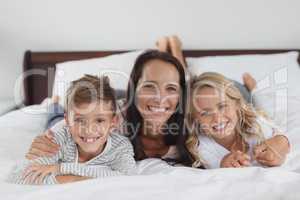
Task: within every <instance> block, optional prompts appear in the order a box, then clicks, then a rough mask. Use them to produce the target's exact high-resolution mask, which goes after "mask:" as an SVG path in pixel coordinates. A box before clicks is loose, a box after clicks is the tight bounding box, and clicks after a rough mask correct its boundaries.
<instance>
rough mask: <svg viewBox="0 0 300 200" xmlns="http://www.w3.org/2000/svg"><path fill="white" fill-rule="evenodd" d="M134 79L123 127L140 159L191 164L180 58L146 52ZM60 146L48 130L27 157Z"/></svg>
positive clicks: (35, 141)
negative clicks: (185, 122)
mask: <svg viewBox="0 0 300 200" xmlns="http://www.w3.org/2000/svg"><path fill="white" fill-rule="evenodd" d="M130 78H131V79H130V82H129V84H128V90H127V98H126V106H125V108H126V109H125V112H123V114H124V116H123V117H124V122H123V126H122V127H124V124H125V127H126V133H127V134H128V135H129V136H130V138H131V141H132V144H133V146H134V152H135V158H136V160H142V159H145V158H161V159H164V160H166V161H168V162H171V163H172V164H173V163H181V164H184V165H187V166H190V165H191V164H192V163H193V158H192V156H191V155H190V154H189V152H188V150H187V149H186V147H185V141H186V139H187V135H186V134H185V126H184V117H185V111H186V96H187V91H186V80H185V72H184V67H183V66H182V64H181V63H180V61H178V60H177V59H176V58H175V57H174V56H172V55H170V54H169V53H166V52H160V51H149V52H145V53H143V54H142V55H140V56H139V57H138V58H137V60H136V62H135V65H134V67H133V70H132V73H131V76H130ZM58 149H59V146H58V145H56V144H55V143H53V142H52V141H51V134H49V131H46V134H43V135H42V136H38V137H36V138H35V140H34V142H33V144H32V146H31V148H30V151H29V153H28V154H27V156H26V157H27V158H28V159H34V158H37V157H40V156H50V155H53V154H54V153H56V151H57V150H58Z"/></svg>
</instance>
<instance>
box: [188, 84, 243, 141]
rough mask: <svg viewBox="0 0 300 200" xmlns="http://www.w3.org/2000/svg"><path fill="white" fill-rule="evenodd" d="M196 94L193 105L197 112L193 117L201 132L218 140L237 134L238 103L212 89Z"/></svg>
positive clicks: (204, 89)
mask: <svg viewBox="0 0 300 200" xmlns="http://www.w3.org/2000/svg"><path fill="white" fill-rule="evenodd" d="M195 94H196V97H194V100H193V103H194V107H195V110H196V112H195V113H194V116H193V117H194V119H196V120H197V121H198V122H199V124H200V126H201V130H202V131H204V133H205V134H207V135H209V136H212V137H213V138H217V139H222V138H225V137H227V136H231V135H232V134H235V131H234V130H235V127H236V125H237V123H238V115H237V109H238V106H237V105H236V102H235V101H234V100H232V99H230V98H229V97H228V96H227V95H225V94H224V95H221V94H220V92H219V91H217V90H216V89H214V88H212V87H203V88H200V89H198V91H197V92H196V93H195Z"/></svg>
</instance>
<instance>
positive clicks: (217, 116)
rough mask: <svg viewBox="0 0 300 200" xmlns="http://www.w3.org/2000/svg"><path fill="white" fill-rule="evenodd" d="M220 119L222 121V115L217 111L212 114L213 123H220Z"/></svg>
mask: <svg viewBox="0 0 300 200" xmlns="http://www.w3.org/2000/svg"><path fill="white" fill-rule="evenodd" d="M221 119H222V113H221V112H219V111H215V112H214V113H213V118H212V120H213V122H215V123H218V122H220V121H221Z"/></svg>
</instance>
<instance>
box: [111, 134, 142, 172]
mask: <svg viewBox="0 0 300 200" xmlns="http://www.w3.org/2000/svg"><path fill="white" fill-rule="evenodd" d="M117 151H119V153H118V156H117V157H116V158H115V159H114V161H113V162H112V165H111V168H112V169H113V170H116V171H119V172H121V173H123V174H125V175H135V174H137V167H136V161H135V159H134V151H133V147H132V145H131V143H130V141H129V140H127V139H126V141H124V143H123V144H121V146H120V147H119V148H118V149H117Z"/></svg>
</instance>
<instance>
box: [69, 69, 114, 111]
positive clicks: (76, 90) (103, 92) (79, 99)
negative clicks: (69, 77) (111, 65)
mask: <svg viewBox="0 0 300 200" xmlns="http://www.w3.org/2000/svg"><path fill="white" fill-rule="evenodd" d="M100 100H103V101H108V102H111V104H112V110H113V112H114V113H115V111H116V98H115V91H114V89H113V88H112V87H111V86H110V83H109V78H108V77H107V76H101V77H98V76H92V75H87V74H85V75H84V76H83V77H82V78H80V79H77V80H75V81H73V82H72V83H71V85H70V87H69V88H68V90H67V98H66V102H65V103H66V106H65V108H66V112H67V113H68V111H69V110H70V108H72V106H74V105H75V106H78V105H80V104H82V103H92V102H95V101H100Z"/></svg>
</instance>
